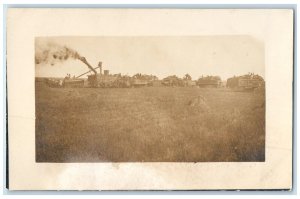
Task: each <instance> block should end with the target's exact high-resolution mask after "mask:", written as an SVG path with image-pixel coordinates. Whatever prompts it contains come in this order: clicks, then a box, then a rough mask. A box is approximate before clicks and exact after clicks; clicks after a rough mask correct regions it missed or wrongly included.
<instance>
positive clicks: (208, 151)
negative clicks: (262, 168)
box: [36, 83, 265, 162]
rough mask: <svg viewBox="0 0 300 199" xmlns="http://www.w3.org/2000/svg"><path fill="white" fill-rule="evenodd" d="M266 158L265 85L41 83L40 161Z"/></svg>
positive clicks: (38, 114)
mask: <svg viewBox="0 0 300 199" xmlns="http://www.w3.org/2000/svg"><path fill="white" fill-rule="evenodd" d="M264 159H265V95H264V92H263V91H259V92H232V91H230V90H227V89H213V88H211V89H199V88H196V87H194V88H181V87H174V88H168V87H147V88H128V89H125V88H122V89H121V88H120V89H118V88H114V89H93V88H81V89H80V88H78V89H74V88H69V89H63V88H49V87H47V86H46V85H44V84H42V83H37V84H36V161H37V162H143V161H144V162H217V161H264Z"/></svg>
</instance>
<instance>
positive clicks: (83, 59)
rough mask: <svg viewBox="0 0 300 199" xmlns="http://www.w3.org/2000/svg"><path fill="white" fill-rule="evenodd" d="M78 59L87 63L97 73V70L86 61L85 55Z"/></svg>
mask: <svg viewBox="0 0 300 199" xmlns="http://www.w3.org/2000/svg"><path fill="white" fill-rule="evenodd" d="M78 59H79V60H80V61H82V62H83V63H85V64H86V65H87V66H88V67H89V69H91V70H92V71H93V72H94V73H95V74H97V71H96V70H95V69H94V68H93V67H92V66H91V65H90V64H89V63H88V62H87V61H86V59H85V57H79V58H78Z"/></svg>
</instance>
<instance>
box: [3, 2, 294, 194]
mask: <svg viewBox="0 0 300 199" xmlns="http://www.w3.org/2000/svg"><path fill="white" fill-rule="evenodd" d="M247 8H248V7H244V8H241V9H239V8H238V7H235V8H234V7H233V8H224V9H204V8H201V7H198V8H197V7H195V8H180V9H178V8H175V7H174V8H169V7H164V8H147V7H143V8H113V7H112V8H100V7H99V8H98V7H93V9H91V8H79V7H78V8H76V9H75V8H67V7H64V8H46V7H45V8H7V39H6V41H7V49H6V51H5V52H7V53H6V59H7V60H6V61H7V62H6V63H7V66H6V69H7V110H8V111H7V147H8V148H7V150H8V151H7V157H8V158H7V171H8V174H7V175H8V178H7V179H8V182H7V188H8V189H9V190H87V191H95V190H110V191H112V190H113V191H116V190H126V191H133V190H135V191H136V190H147V191H148V190H156V191H157V190H185V191H187V190H291V189H292V187H293V178H292V176H293V167H292V165H293V82H294V80H293V61H294V58H293V52H294V51H293V45H294V44H293V42H294V32H293V31H294V18H293V17H294V16H295V14H294V12H295V10H293V9H292V8H289V9H283V8H282V9H267V8H264V7H262V8H261V9H247ZM24 179H26V180H24Z"/></svg>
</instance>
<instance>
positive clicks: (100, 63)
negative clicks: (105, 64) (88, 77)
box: [98, 61, 102, 75]
mask: <svg viewBox="0 0 300 199" xmlns="http://www.w3.org/2000/svg"><path fill="white" fill-rule="evenodd" d="M98 66H99V68H100V75H102V62H101V61H100V62H99V63H98Z"/></svg>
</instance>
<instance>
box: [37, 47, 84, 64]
mask: <svg viewBox="0 0 300 199" xmlns="http://www.w3.org/2000/svg"><path fill="white" fill-rule="evenodd" d="M80 58H81V56H80V55H79V53H78V52H77V51H75V50H73V49H71V48H69V47H67V46H62V45H59V44H56V43H41V42H36V43H35V64H42V63H44V64H51V65H55V64H56V63H61V62H64V61H66V60H68V59H80Z"/></svg>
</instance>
